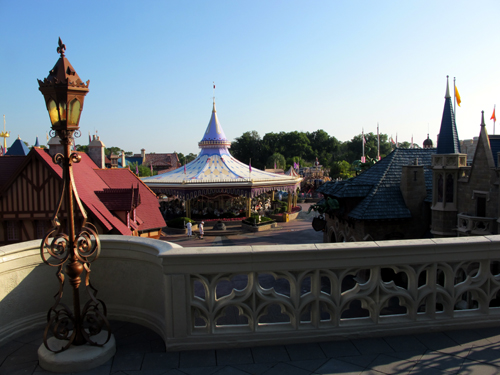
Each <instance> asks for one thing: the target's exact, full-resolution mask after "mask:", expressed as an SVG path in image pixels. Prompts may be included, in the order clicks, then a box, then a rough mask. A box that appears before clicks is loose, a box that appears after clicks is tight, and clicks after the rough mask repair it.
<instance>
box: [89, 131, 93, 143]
mask: <svg viewBox="0 0 500 375" xmlns="http://www.w3.org/2000/svg"><path fill="white" fill-rule="evenodd" d="M90 142H92V137H91V136H90V132H89V143H90Z"/></svg>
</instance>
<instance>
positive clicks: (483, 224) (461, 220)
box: [457, 213, 497, 236]
mask: <svg viewBox="0 0 500 375" xmlns="http://www.w3.org/2000/svg"><path fill="white" fill-rule="evenodd" d="M496 221H497V220H496V218H494V217H480V216H470V215H467V214H464V213H461V214H458V215H457V232H458V234H459V235H460V234H463V235H473V236H488V235H490V234H493V233H495V232H496V230H495V229H496Z"/></svg>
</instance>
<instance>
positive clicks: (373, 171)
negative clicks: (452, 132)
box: [317, 148, 436, 220]
mask: <svg viewBox="0 0 500 375" xmlns="http://www.w3.org/2000/svg"><path fill="white" fill-rule="evenodd" d="M435 153H436V149H435V148H432V149H403V148H396V149H395V150H394V151H393V152H391V153H390V154H389V155H387V156H386V157H385V158H383V159H382V160H380V161H379V162H378V163H376V164H375V165H374V166H372V167H371V168H370V169H368V170H366V171H364V172H363V173H361V174H360V175H359V176H356V177H354V178H351V179H349V180H345V181H338V182H334V181H330V182H327V183H325V184H323V185H322V186H320V187H319V189H318V190H317V191H318V192H320V193H322V194H324V195H328V196H332V197H334V198H362V200H361V202H360V203H359V204H358V205H357V206H356V207H355V208H354V209H353V210H352V211H351V212H349V214H348V216H349V217H350V218H353V219H357V220H389V219H405V218H411V214H410V210H409V209H408V208H407V207H406V205H405V202H404V199H403V195H402V194H401V190H400V182H401V174H402V167H403V166H404V165H411V164H413V163H414V161H415V159H417V158H418V164H419V165H423V166H424V178H425V187H426V190H427V197H426V199H425V201H426V202H431V201H432V169H431V163H432V155H433V154H435Z"/></svg>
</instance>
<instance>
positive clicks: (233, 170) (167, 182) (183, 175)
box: [142, 102, 302, 189]
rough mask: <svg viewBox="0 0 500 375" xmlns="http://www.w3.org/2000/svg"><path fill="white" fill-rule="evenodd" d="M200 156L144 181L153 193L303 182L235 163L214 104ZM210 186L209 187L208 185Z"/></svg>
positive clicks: (297, 178) (201, 144)
mask: <svg viewBox="0 0 500 375" xmlns="http://www.w3.org/2000/svg"><path fill="white" fill-rule="evenodd" d="M198 145H199V147H200V148H201V152H200V154H199V155H198V157H197V158H196V159H194V160H193V161H191V162H190V163H188V164H186V166H185V167H184V166H183V167H180V168H177V169H175V170H173V171H170V172H167V173H163V174H160V175H157V176H151V177H145V178H143V179H142V180H143V181H144V182H145V183H146V184H147V185H148V186H149V187H150V188H152V189H154V188H168V187H177V188H178V187H179V184H182V185H183V187H186V188H187V187H188V185H191V184H196V186H200V185H198V184H201V185H204V186H206V187H208V186H210V187H214V186H216V187H224V186H232V185H234V184H242V185H243V186H247V187H250V188H254V187H255V188H257V187H263V186H275V185H276V186H280V187H281V186H282V185H283V186H286V185H298V184H299V183H300V181H301V180H302V179H301V178H300V177H296V176H286V175H278V174H275V173H270V172H265V171H262V170H259V169H256V168H251V167H250V166H249V165H247V164H244V163H242V162H240V161H239V160H236V159H235V158H234V157H233V156H231V154H230V153H229V150H228V148H229V147H230V145H231V142H229V141H228V140H227V138H226V135H225V134H224V131H223V129H222V127H221V125H220V123H219V120H218V118H217V111H216V109H215V102H214V105H213V110H212V116H211V118H210V122H209V123H208V126H207V129H206V131H205V133H204V136H203V138H202V140H201V141H200V142H199V144H198ZM205 184H208V185H205Z"/></svg>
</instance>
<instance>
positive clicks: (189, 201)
mask: <svg viewBox="0 0 500 375" xmlns="http://www.w3.org/2000/svg"><path fill="white" fill-rule="evenodd" d="M184 204H185V206H186V217H188V218H190V219H191V200H190V199H186V200H185V201H184Z"/></svg>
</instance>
